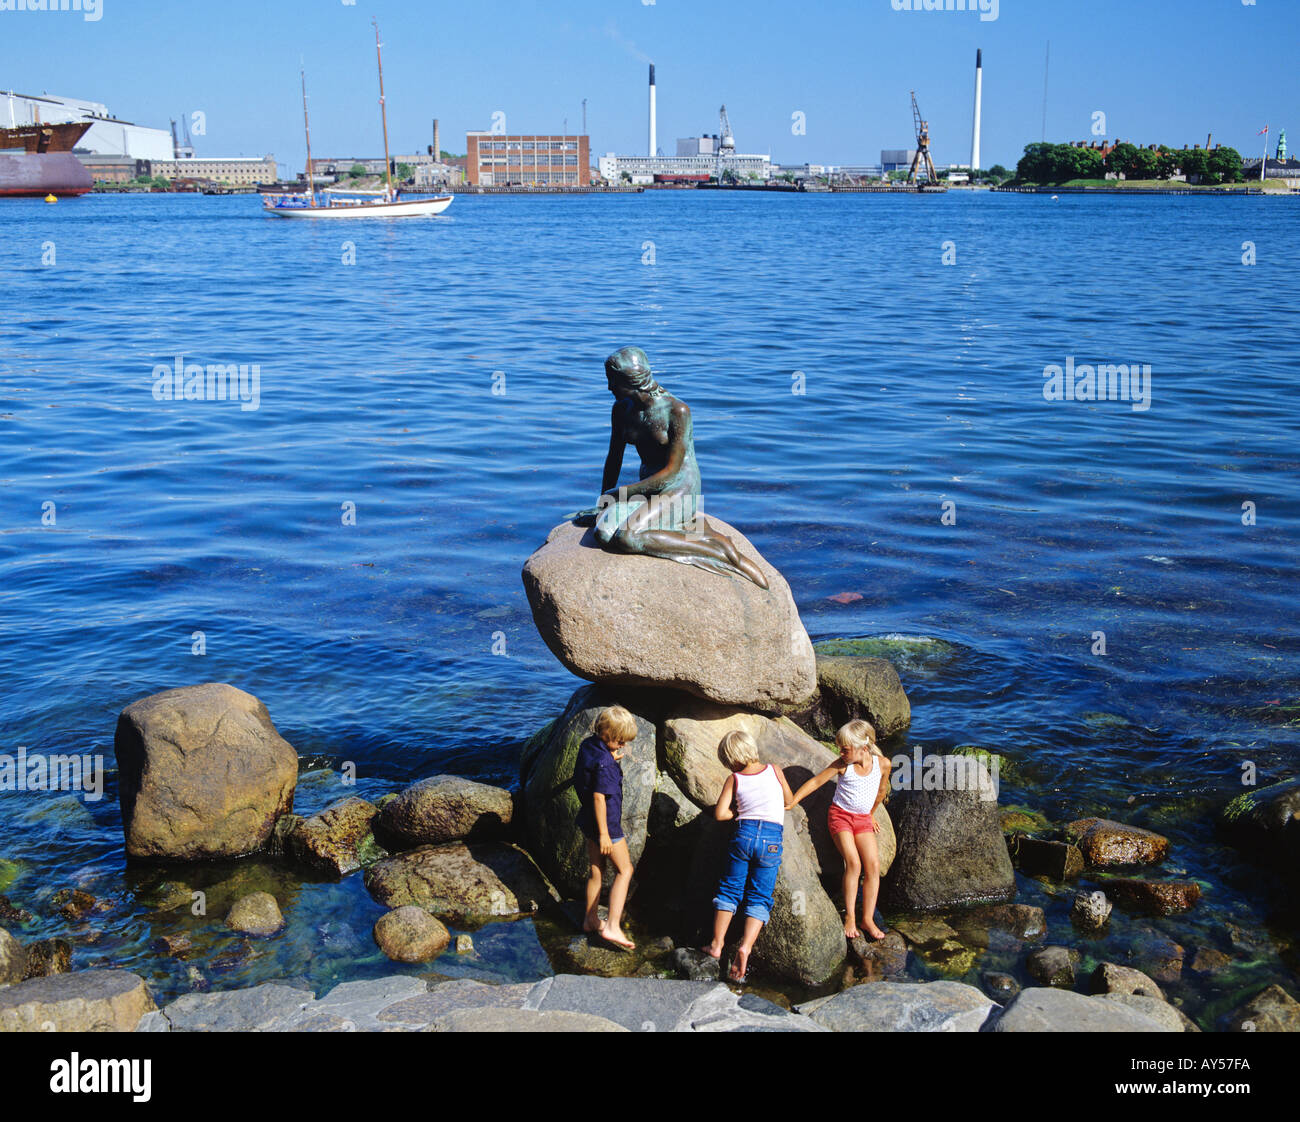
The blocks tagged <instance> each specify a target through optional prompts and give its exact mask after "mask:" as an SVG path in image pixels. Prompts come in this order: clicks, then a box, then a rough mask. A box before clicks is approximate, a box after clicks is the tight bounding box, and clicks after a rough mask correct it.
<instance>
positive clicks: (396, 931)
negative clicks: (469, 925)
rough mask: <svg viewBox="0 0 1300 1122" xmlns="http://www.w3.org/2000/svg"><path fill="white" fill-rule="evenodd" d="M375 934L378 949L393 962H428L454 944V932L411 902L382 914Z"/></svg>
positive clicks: (376, 925) (376, 923)
mask: <svg viewBox="0 0 1300 1122" xmlns="http://www.w3.org/2000/svg"><path fill="white" fill-rule="evenodd" d="M374 935H375V942H376V943H377V944H378V945H379V949H380V950H381V951H383V952H384V954H386V955H387V956H388V957H389V958H390V959H392V960H393V961H394V962H429V961H431V960H432V959H435V958H437V957H438V956H439V955H440V954H442V952H443V951H445V950H446V949H447V947H448V946H449V945H450V943H451V932H449V931H448V930H447V928H446V927H445V926H444V925H443V924H442V923H441V922H440V921H439V920H437V919H435V918H434V917H433V916H431V915H430V914H429V913H428V912H426V911H425V910H424V909H423V908H417V907H415V906H414V905H412V904H407V905H404V906H403V907H400V908H394V909H393V910H392V911H391V912H385V913H384V914H383V915H381V916H380V917H379V918H378V919H377V920H376V921H375V927H374Z"/></svg>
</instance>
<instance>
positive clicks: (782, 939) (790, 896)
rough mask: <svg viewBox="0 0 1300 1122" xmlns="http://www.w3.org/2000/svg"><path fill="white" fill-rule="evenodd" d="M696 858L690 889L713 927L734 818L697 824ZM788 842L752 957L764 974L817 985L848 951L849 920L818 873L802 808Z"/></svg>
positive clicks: (736, 931)
mask: <svg viewBox="0 0 1300 1122" xmlns="http://www.w3.org/2000/svg"><path fill="white" fill-rule="evenodd" d="M693 825H694V826H695V827H696V845H695V851H694V852H695V861H694V866H693V868H692V869H691V872H690V876H689V880H688V882H687V884H688V888H687V891H688V892H689V893H690V894H691V896H692V898H693V900H694V901H695V903H696V911H695V914H696V917H697V918H698V920H699V921H700V925H701V928H702V929H708V927H709V926H710V925H711V921H712V917H713V904H712V900H713V895H714V893H715V892H716V891H717V886H718V881H719V879H720V878H721V876H722V872H723V870H724V868H725V866H726V853H727V846H728V843H729V842H730V840H731V836H732V833H733V832H734V829H735V823H734V822H718V821H716V820H715V819H714V818H713V816H712V815H711V814H709V815H701V816H700V817H699V818H698V819H696V822H695V823H693ZM782 841H783V844H784V850H785V852H784V854H783V856H782V858H781V871H780V872H779V873H778V874H777V878H776V888H775V890H774V891H773V894H772V914H771V918H770V919H769V920H768V923H767V925H766V926H765V927H764V928H763V933H762V934H761V935H759V937H758V941H757V942H756V943H755V944H754V953H753V956H752V961H753V963H754V964H755V966H757V967H758V968H759V970H760V972H761V973H764V974H766V975H768V976H769V977H773V978H777V979H780V980H782V981H787V982H796V983H798V984H800V985H805V986H815V985H820V984H821V983H822V982H824V981H826V980H827V979H828V978H830V977H831V976H832V975H833V974H834V973H835V972H836V971H837V970H838V969H839V967H840V966H841V965H842V964H843V962H844V958H845V955H846V954H847V953H848V944H847V942H846V940H845V938H844V921H843V919H842V918H841V916H840V913H839V909H838V908H837V907H836V905H835V904H834V903H832V902H831V899H830V897H829V896H828V895H827V893H826V890H825V889H824V888H823V887H822V884H821V880H820V879H819V876H818V868H817V857H816V853H815V851H814V849H813V845H812V839H811V837H810V836H809V830H808V819H807V816H806V815H805V814H804V812H803V809H802V807H795V808H794V810H791V811H787V812H786V816H785V825H784V829H783V835H782ZM742 924H743V917H742V916H740V915H738V916H736V918H735V919H733V920H732V924H731V931H730V933H729V937H728V942H729V943H735V942H737V941H739V938H740V932H741V927H742Z"/></svg>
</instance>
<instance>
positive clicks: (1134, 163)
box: [1127, 148, 1160, 179]
mask: <svg viewBox="0 0 1300 1122" xmlns="http://www.w3.org/2000/svg"><path fill="white" fill-rule="evenodd" d="M1159 171H1160V153H1159V152H1156V151H1154V150H1153V149H1151V148H1139V149H1138V150H1137V151H1136V152H1134V153H1133V159H1132V160H1131V161H1130V162H1129V170H1128V172H1127V174H1128V177H1129V178H1130V179H1155V178H1156V176H1157V175H1158V174H1159Z"/></svg>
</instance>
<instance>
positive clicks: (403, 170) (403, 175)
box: [397, 164, 415, 183]
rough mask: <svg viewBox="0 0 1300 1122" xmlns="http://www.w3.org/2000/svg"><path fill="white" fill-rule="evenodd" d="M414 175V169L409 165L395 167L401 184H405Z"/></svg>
mask: <svg viewBox="0 0 1300 1122" xmlns="http://www.w3.org/2000/svg"><path fill="white" fill-rule="evenodd" d="M414 174H415V168H413V167H411V165H410V164H398V165H397V178H398V179H400V180H401V181H402V182H403V183H405V182H406V181H407V180H408V179H410V178H411V177H412V176H413V175H414Z"/></svg>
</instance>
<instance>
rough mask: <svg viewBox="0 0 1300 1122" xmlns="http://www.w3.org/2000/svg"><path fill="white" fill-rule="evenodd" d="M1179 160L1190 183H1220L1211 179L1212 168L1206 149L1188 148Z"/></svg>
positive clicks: (1180, 155)
mask: <svg viewBox="0 0 1300 1122" xmlns="http://www.w3.org/2000/svg"><path fill="white" fill-rule="evenodd" d="M1179 158H1180V162H1181V163H1182V168H1183V174H1184V175H1185V176H1187V182H1188V183H1209V182H1215V183H1217V182H1218V179H1217V178H1216V179H1214V180H1213V181H1211V179H1210V167H1209V161H1208V160H1207V159H1206V157H1205V149H1203V148H1186V149H1184V150H1183V151H1182V152H1181V153H1180V154H1179Z"/></svg>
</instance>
